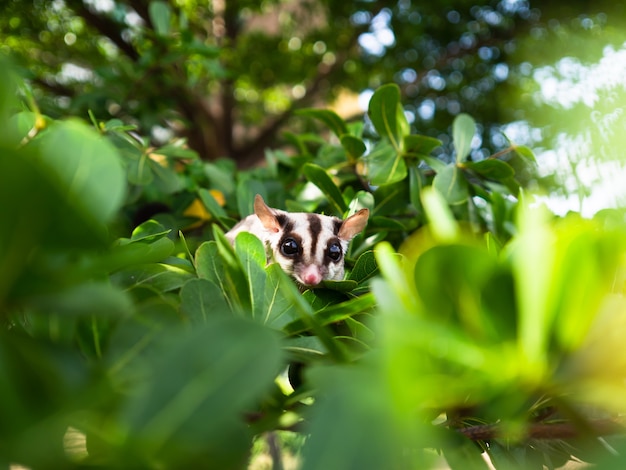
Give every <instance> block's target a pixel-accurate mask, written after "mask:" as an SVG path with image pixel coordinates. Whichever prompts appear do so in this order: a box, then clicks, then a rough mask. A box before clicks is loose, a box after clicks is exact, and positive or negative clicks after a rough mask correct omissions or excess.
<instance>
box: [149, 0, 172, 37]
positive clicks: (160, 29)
mask: <svg viewBox="0 0 626 470" xmlns="http://www.w3.org/2000/svg"><path fill="white" fill-rule="evenodd" d="M148 14H149V15H150V21H151V22H152V25H153V26H154V30H155V31H156V33H157V35H159V36H166V35H167V34H169V32H170V18H171V16H172V12H171V11H170V6H169V5H168V4H167V3H165V2H161V1H157V0H153V1H151V2H150V5H149V6H148Z"/></svg>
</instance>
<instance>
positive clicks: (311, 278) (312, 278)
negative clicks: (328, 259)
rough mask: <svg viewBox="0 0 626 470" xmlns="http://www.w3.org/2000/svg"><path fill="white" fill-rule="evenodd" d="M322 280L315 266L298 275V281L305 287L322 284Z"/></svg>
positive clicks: (318, 269)
mask: <svg viewBox="0 0 626 470" xmlns="http://www.w3.org/2000/svg"><path fill="white" fill-rule="evenodd" d="M322 279H323V278H322V273H321V272H320V268H319V267H317V266H315V265H311V266H307V267H306V268H304V269H303V270H302V272H301V273H300V280H301V281H302V283H303V284H305V285H307V286H316V285H318V284H319V283H320V282H322Z"/></svg>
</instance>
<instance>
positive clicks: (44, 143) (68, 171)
mask: <svg viewBox="0 0 626 470" xmlns="http://www.w3.org/2000/svg"><path fill="white" fill-rule="evenodd" d="M33 143H36V147H37V148H38V149H39V163H40V164H41V165H42V166H43V167H44V168H45V170H46V174H47V175H48V177H49V178H50V179H51V181H52V182H53V184H55V185H56V186H57V188H58V189H59V191H60V192H61V194H63V195H64V196H65V197H66V198H67V201H68V203H70V204H72V205H73V206H74V207H76V208H77V209H78V211H79V212H80V213H82V214H83V215H84V217H86V218H88V219H91V220H95V221H98V222H100V223H106V222H108V221H109V220H111V218H112V217H113V215H114V214H115V213H116V212H117V210H118V209H119V207H120V206H121V204H122V201H123V199H124V194H125V191H126V182H125V179H126V178H125V175H124V171H123V169H122V165H121V162H120V158H119V154H118V153H117V150H116V149H115V147H113V145H112V144H111V143H110V142H109V141H107V140H106V139H105V138H103V137H102V136H100V135H99V134H98V133H97V132H96V131H94V130H93V129H92V128H91V127H89V126H87V125H85V124H83V123H82V122H80V121H77V120H68V121H63V122H55V123H53V124H52V125H50V127H49V129H48V131H47V132H45V133H44V134H43V135H41V137H40V139H38V140H37V141H36V142H33Z"/></svg>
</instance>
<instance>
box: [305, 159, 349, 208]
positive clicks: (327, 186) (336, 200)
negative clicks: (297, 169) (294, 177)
mask: <svg viewBox="0 0 626 470" xmlns="http://www.w3.org/2000/svg"><path fill="white" fill-rule="evenodd" d="M302 171H303V172H304V176H306V179H307V180H309V181H310V182H311V183H313V184H314V185H315V186H317V187H318V188H320V190H321V191H322V192H323V193H324V195H325V196H326V198H327V199H328V202H329V203H330V205H331V207H332V209H333V212H334V213H335V215H337V216H338V217H343V214H344V213H345V212H346V211H347V210H348V205H347V204H346V202H345V201H344V199H343V196H342V195H341V191H340V190H339V188H338V187H337V185H336V184H335V183H334V182H333V180H332V178H331V177H330V176H329V175H328V173H327V172H326V170H324V169H323V168H322V167H320V166H318V165H314V164H312V163H307V164H306V165H304V167H303V168H302Z"/></svg>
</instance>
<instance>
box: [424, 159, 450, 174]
mask: <svg viewBox="0 0 626 470" xmlns="http://www.w3.org/2000/svg"><path fill="white" fill-rule="evenodd" d="M422 158H423V160H424V161H425V162H426V164H427V165H428V166H429V167H431V168H432V169H433V170H435V173H439V172H440V171H443V169H444V168H445V167H446V166H447V164H446V163H445V162H443V161H441V160H439V159H438V158H435V157H422Z"/></svg>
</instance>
